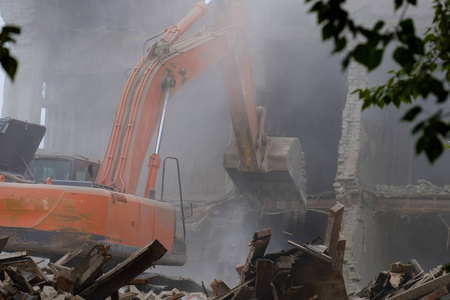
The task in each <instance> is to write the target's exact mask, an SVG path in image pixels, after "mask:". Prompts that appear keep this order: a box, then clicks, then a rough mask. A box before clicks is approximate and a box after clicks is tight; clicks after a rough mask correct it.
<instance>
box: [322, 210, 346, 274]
mask: <svg viewBox="0 0 450 300" xmlns="http://www.w3.org/2000/svg"><path fill="white" fill-rule="evenodd" d="M343 216H344V205H342V204H340V203H336V205H334V206H333V207H332V208H331V209H330V212H329V213H328V222H327V228H326V231H325V241H324V245H325V246H327V248H328V253H329V254H330V256H331V259H332V264H333V266H334V265H335V266H337V267H339V266H342V263H340V262H339V261H337V262H336V260H341V258H343V254H342V253H339V252H340V249H339V248H338V244H339V231H340V230H341V224H342V217H343ZM333 261H334V263H333Z"/></svg>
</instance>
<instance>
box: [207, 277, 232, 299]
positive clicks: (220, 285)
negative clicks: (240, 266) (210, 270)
mask: <svg viewBox="0 0 450 300" xmlns="http://www.w3.org/2000/svg"><path fill="white" fill-rule="evenodd" d="M209 286H210V287H211V289H212V291H213V295H214V297H220V296H222V295H224V294H226V293H227V292H228V291H229V290H230V288H229V287H228V285H226V283H225V282H223V281H222V280H217V279H214V281H213V282H211V284H210V285H209Z"/></svg>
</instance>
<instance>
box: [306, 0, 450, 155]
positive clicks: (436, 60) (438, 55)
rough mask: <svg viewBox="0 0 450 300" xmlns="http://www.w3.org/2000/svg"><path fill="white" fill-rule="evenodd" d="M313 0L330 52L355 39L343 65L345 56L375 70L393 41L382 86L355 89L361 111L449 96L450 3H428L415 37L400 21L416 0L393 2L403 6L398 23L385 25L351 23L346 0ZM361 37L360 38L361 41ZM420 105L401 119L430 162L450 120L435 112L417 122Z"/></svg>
mask: <svg viewBox="0 0 450 300" xmlns="http://www.w3.org/2000/svg"><path fill="white" fill-rule="evenodd" d="M305 1H306V3H312V6H311V9H310V12H313V13H316V14H317V18H318V23H319V24H321V25H322V39H323V40H329V39H332V40H333V41H334V50H333V52H334V53H338V52H342V51H344V49H345V48H346V47H347V39H348V36H349V33H350V35H351V36H352V38H353V39H355V40H358V39H359V40H362V42H358V43H356V44H355V45H354V46H353V47H351V49H350V50H348V53H347V55H346V56H345V58H344V59H343V61H342V66H343V68H344V69H345V68H347V67H348V65H349V63H350V60H352V59H353V60H355V61H357V62H358V63H360V64H362V65H364V66H365V67H366V68H367V69H368V71H369V72H370V71H372V70H374V69H376V68H377V67H378V66H379V65H380V63H381V61H382V59H383V55H384V52H385V51H386V48H387V46H388V45H389V44H390V43H393V42H396V48H395V50H394V51H393V53H392V57H393V59H394V61H395V62H396V63H397V64H398V65H399V67H400V68H399V70H398V71H391V72H390V73H391V74H392V77H391V78H389V80H388V81H387V83H386V84H384V85H380V86H377V87H374V88H370V89H358V90H356V91H355V92H357V93H358V94H359V98H360V99H361V100H362V101H363V105H362V109H363V110H364V109H367V108H368V107H371V106H378V107H380V108H383V107H385V106H386V105H389V104H391V103H392V104H393V105H395V106H396V107H400V105H401V104H402V103H404V104H408V105H411V104H413V102H414V101H416V100H417V99H419V98H420V97H421V98H423V99H425V100H426V99H427V98H429V97H434V98H435V99H436V102H437V103H438V104H442V103H444V102H445V101H447V99H448V95H449V93H450V90H449V84H448V83H449V82H450V37H449V35H450V3H449V2H448V1H440V0H434V1H433V9H434V18H433V21H432V24H431V26H430V27H429V28H428V30H427V32H426V34H425V36H424V37H423V38H420V37H418V36H417V35H416V32H415V31H416V30H415V26H414V20H413V19H410V18H408V19H404V12H405V11H406V8H407V7H408V5H417V0H394V9H395V10H396V11H397V10H399V9H401V8H403V13H402V15H401V18H400V20H399V21H398V24H397V26H395V28H393V29H388V28H385V22H384V21H383V20H378V21H377V22H376V24H375V25H374V26H373V27H372V28H369V27H365V26H362V25H358V24H356V23H355V22H354V21H353V20H352V19H351V18H350V16H349V14H348V12H347V11H346V10H345V9H344V8H343V4H344V3H345V0H328V1H323V0H305ZM361 38H362V39H361ZM419 116H423V109H422V107H421V106H420V105H414V106H413V107H412V108H410V109H409V110H408V111H407V112H406V113H405V115H404V116H403V118H402V120H403V121H407V122H413V121H416V123H415V124H414V125H415V126H414V129H413V131H412V133H413V134H414V135H416V134H418V135H419V137H418V138H417V141H416V145H415V149H416V153H417V154H420V153H422V152H424V153H425V154H426V156H427V158H428V160H429V161H430V162H434V161H435V160H436V159H437V158H438V157H439V156H440V155H441V154H442V153H443V150H444V143H443V141H444V140H445V138H446V137H448V135H449V133H450V122H449V121H445V120H444V119H445V114H444V112H442V111H437V112H436V113H434V114H433V115H431V116H428V117H425V118H424V119H423V120H422V121H417V120H418V119H420V117H419Z"/></svg>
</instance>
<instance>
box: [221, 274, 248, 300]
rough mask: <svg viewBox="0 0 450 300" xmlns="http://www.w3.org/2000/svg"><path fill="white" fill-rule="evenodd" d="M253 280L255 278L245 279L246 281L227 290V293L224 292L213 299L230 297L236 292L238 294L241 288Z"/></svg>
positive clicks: (222, 299)
mask: <svg viewBox="0 0 450 300" xmlns="http://www.w3.org/2000/svg"><path fill="white" fill-rule="evenodd" d="M254 281H255V278H253V279H250V280H247V281H246V282H243V283H241V284H239V285H238V286H236V287H234V288H232V289H231V290H229V291H228V292H227V293H225V294H224V295H222V296H220V297H218V298H214V300H226V299H231V298H232V297H233V296H235V295H236V294H238V293H239V292H240V290H241V289H243V288H246V287H248V285H249V284H251V283H253V282H254Z"/></svg>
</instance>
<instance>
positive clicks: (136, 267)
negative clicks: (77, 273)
mask: <svg viewBox="0 0 450 300" xmlns="http://www.w3.org/2000/svg"><path fill="white" fill-rule="evenodd" d="M166 252H167V250H166V248H164V246H163V245H162V244H161V243H160V242H159V241H158V240H154V241H153V242H151V243H150V244H148V245H147V246H145V247H143V248H141V249H140V250H138V251H136V252H135V253H133V255H131V256H130V257H129V258H127V259H126V260H125V261H123V262H122V263H120V264H118V265H117V266H116V267H115V268H113V269H111V270H110V271H109V272H107V273H106V274H104V275H103V276H101V277H99V278H98V279H97V280H96V281H95V282H94V283H93V284H92V285H91V286H89V287H88V288H86V289H85V290H83V291H81V292H80V294H79V295H80V296H81V297H83V298H84V299H85V300H101V299H105V298H106V297H108V296H109V295H110V293H111V291H115V290H119V289H120V288H121V287H122V286H124V285H125V284H126V283H127V282H129V281H130V280H131V279H133V278H135V277H136V276H138V275H139V274H141V273H142V272H144V271H145V270H146V269H148V268H149V267H151V266H153V265H154V264H155V262H156V261H157V260H158V259H160V258H161V257H162V256H163V255H164V254H165V253H166Z"/></svg>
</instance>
